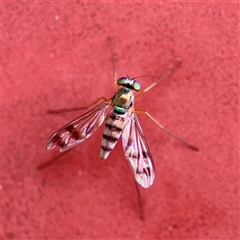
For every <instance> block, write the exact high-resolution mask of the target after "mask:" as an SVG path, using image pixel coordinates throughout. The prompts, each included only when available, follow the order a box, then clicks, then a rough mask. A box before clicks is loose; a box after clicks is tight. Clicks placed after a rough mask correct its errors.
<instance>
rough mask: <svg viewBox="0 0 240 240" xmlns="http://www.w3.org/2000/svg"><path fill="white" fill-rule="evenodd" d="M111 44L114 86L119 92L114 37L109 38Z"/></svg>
mask: <svg viewBox="0 0 240 240" xmlns="http://www.w3.org/2000/svg"><path fill="white" fill-rule="evenodd" d="M108 40H109V43H110V48H111V56H112V64H113V75H114V84H115V87H116V90H118V88H119V87H118V85H117V68H116V62H115V58H114V53H113V40H112V37H109V38H108Z"/></svg>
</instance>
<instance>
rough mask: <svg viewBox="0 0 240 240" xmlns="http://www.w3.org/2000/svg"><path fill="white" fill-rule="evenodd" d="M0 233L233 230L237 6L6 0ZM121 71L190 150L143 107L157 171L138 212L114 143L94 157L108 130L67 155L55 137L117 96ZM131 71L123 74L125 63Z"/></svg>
mask: <svg viewBox="0 0 240 240" xmlns="http://www.w3.org/2000/svg"><path fill="white" fill-rule="evenodd" d="M1 7H2V59H3V62H2V85H1V88H2V183H1V192H2V205H3V212H2V221H3V223H2V226H3V227H2V230H3V233H2V235H3V239H8V238H12V239H44V238H46V239H83V238H85V239H86V238H88V239H92V238H101V239H106V238H112V239H118V238H119V239H124V238H137V239H143V238H154V239H161V238H165V239H200V238H201V239H221V238H224V239H238V237H239V236H238V232H239V206H238V199H239V174H238V173H239V161H238V160H239V156H238V147H239V142H238V140H239V127H238V121H239V112H238V110H239V102H238V81H239V80H238V76H239V68H238V63H239V48H238V46H239V4H238V3H221V2H216V3H162V2H160V3H157V2H152V3H150V2H146V3H114V2H109V3H107V2H102V3H96V2H95V3H94V2H93V3H81V2H78V3H76V2H75V3H74V2H72V3H71V2H54V1H52V2H32V3H31V2H28V3H23V2H22V3H21V2H13V1H12V2H10V1H9V2H3V3H2V5H1ZM109 36H111V37H112V39H113V44H114V53H115V58H116V64H117V71H118V72H117V73H118V76H119V77H121V76H125V75H126V73H127V74H128V75H129V76H131V77H136V76H142V75H149V77H142V78H138V81H139V82H141V85H142V87H143V88H145V87H147V86H149V85H150V84H151V83H153V82H154V81H156V79H157V78H158V77H160V76H161V75H162V74H164V73H165V72H166V71H167V70H168V69H169V66H171V65H173V64H174V63H175V62H176V60H177V59H181V61H182V65H181V67H180V68H178V69H176V70H175V72H174V73H173V74H172V75H171V76H169V77H168V78H166V79H165V80H164V81H162V82H161V83H159V85H157V86H156V87H155V88H154V89H152V90H151V91H150V92H148V93H146V94H145V95H143V96H142V97H141V98H140V99H139V100H138V101H137V102H136V103H135V108H136V109H146V110H148V111H149V113H151V114H152V115H153V116H154V117H155V118H156V119H157V120H158V121H159V122H161V123H162V124H163V125H164V126H166V127H167V128H168V129H170V130H171V131H172V132H174V133H175V134H177V135H179V136H181V137H183V138H184V139H186V140H187V141H189V142H192V143H193V144H195V145H197V146H198V147H199V148H200V151H199V152H194V151H191V150H190V149H188V148H187V147H186V146H184V145H183V144H181V143H180V142H178V141H177V140H176V139H174V138H172V137H171V136H169V135H167V134H166V133H164V132H163V131H161V130H160V129H159V128H158V127H157V125H155V124H154V123H153V122H152V121H151V120H150V119H148V118H147V116H139V119H140V122H141V125H142V128H143V131H144V133H145V137H146V139H147V141H148V144H149V147H150V149H151V153H152V156H153V159H154V162H155V167H156V172H157V177H156V180H155V182H154V184H153V186H151V187H150V188H149V189H141V193H142V195H143V198H144V210H145V218H146V219H145V221H144V222H143V221H141V220H140V218H139V208H138V202H137V198H136V192H135V188H134V183H133V180H132V175H131V171H130V168H129V166H128V163H127V161H126V160H125V157H124V154H123V150H122V146H121V141H120V142H119V143H118V144H117V146H116V148H115V149H114V150H113V151H112V152H111V154H110V156H109V157H108V159H106V160H104V161H102V160H100V158H99V152H100V145H101V138H102V132H103V127H100V128H99V130H98V131H97V132H95V133H94V135H93V136H92V137H91V138H89V139H88V140H86V141H85V142H83V143H81V144H80V145H79V146H77V147H76V148H75V149H74V150H73V151H72V152H70V153H69V154H67V155H65V156H64V157H63V158H62V159H61V160H59V161H58V162H56V163H55V164H52V165H51V166H49V167H48V168H45V169H43V170H42V171H37V170H36V166H38V165H39V164H41V163H44V162H46V161H47V160H49V159H51V158H52V157H54V156H56V155H57V154H58V151H57V150H56V149H55V150H53V151H51V152H49V153H46V152H45V144H46V141H47V139H48V138H49V137H50V135H51V134H52V133H53V132H54V131H56V130H57V129H59V128H60V127H62V126H63V125H65V124H66V123H68V122H70V121H71V120H73V119H74V118H76V117H77V116H79V115H81V114H82V112H73V113H63V114H58V115H49V114H47V113H46V111H47V110H48V109H58V108H67V107H80V106H84V105H86V104H89V103H91V102H93V101H94V100H96V99H97V97H100V96H105V97H107V98H110V97H111V96H112V95H113V94H114V92H115V86H114V82H113V79H114V75H113V67H112V61H111V51H110V46H109V41H108V37H109ZM125 72H126V73H125Z"/></svg>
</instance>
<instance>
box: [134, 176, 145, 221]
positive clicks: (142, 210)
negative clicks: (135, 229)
mask: <svg viewBox="0 0 240 240" xmlns="http://www.w3.org/2000/svg"><path fill="white" fill-rule="evenodd" d="M133 181H134V184H135V188H136V192H137V197H138V204H139V211H140V219H141V220H142V221H144V220H145V214H144V207H143V200H142V195H141V192H140V189H139V186H138V183H137V181H136V180H135V179H133Z"/></svg>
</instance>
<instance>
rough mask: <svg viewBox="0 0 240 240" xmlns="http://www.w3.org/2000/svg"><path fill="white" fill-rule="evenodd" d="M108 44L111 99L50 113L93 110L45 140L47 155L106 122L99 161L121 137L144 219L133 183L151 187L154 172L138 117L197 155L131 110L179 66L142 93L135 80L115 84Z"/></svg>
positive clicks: (64, 149) (78, 140) (71, 144)
mask: <svg viewBox="0 0 240 240" xmlns="http://www.w3.org/2000/svg"><path fill="white" fill-rule="evenodd" d="M109 40H110V46H111V52H112V59H113V68H114V75H115V85H116V89H117V90H116V93H115V95H114V96H113V97H111V98H105V97H100V98H98V99H97V100H96V101H94V102H93V103H91V104H89V105H88V106H86V107H82V108H72V109H59V110H52V111H50V113H60V112H67V111H77V110H83V109H89V108H91V107H92V106H94V107H92V108H91V109H90V110H89V111H87V112H86V113H85V114H83V115H81V116H80V117H78V118H76V119H75V120H73V121H72V122H70V123H68V124H67V125H65V126H63V127H62V128H60V129H59V130H57V131H56V132H55V133H54V134H53V135H52V136H51V137H50V138H49V139H48V141H47V143H46V150H47V151H50V150H51V149H53V148H55V147H59V148H60V152H67V151H69V150H71V149H72V148H73V147H75V146H76V145H78V144H79V143H81V142H83V141H84V140H86V139H87V138H89V137H90V136H91V135H92V134H93V133H94V132H95V131H96V130H97V129H98V127H100V126H101V125H102V124H103V123H104V122H105V128H104V132H103V137H102V142H101V151H100V157H101V158H102V159H106V158H107V157H108V156H109V154H110V152H111V151H112V150H113V149H114V147H115V145H116V143H117V141H118V139H119V138H120V137H122V145H123V151H124V154H125V157H126V159H127V161H128V162H129V164H130V167H131V170H132V173H133V176H134V179H135V186H136V190H137V194H138V200H139V204H140V211H141V216H142V218H143V212H142V211H143V210H142V209H141V195H140V191H139V189H138V186H137V184H136V183H138V184H139V185H140V186H142V187H143V188H148V187H150V186H151V185H152V184H153V182H154V180H155V176H156V172H155V167H154V162H153V158H152V155H151V152H150V150H149V147H148V144H147V141H146V139H145V137H144V133H143V130H142V128H141V125H140V123H139V120H138V117H137V114H145V115H147V116H148V117H149V118H150V119H151V120H152V121H153V122H154V123H155V124H157V126H158V127H160V128H161V129H162V130H164V131H165V132H167V133H168V134H170V135H171V136H173V137H174V138H176V139H177V140H179V141H181V142H182V143H184V144H185V145H187V146H188V147H190V148H191V149H193V150H195V151H198V148H197V147H196V146H194V145H192V144H190V143H188V142H186V141H185V140H183V139H182V138H180V137H178V136H176V135H175V134H173V133H172V132H170V131H169V130H168V129H166V128H165V127H163V126H162V125H161V124H160V123H159V122H158V121H157V120H156V119H155V118H153V117H152V116H151V115H150V114H149V113H148V112H147V111H145V110H135V108H134V101H135V100H137V99H138V98H139V97H140V96H141V95H142V94H144V93H146V92H147V91H149V90H150V89H151V88H153V87H154V86H155V85H157V84H158V83H159V82H160V81H162V80H163V79H164V78H166V77H167V76H168V75H170V74H171V73H172V72H173V71H174V70H175V69H176V68H177V67H179V66H180V65H181V62H180V61H178V62H177V63H176V64H175V66H174V67H173V68H171V69H169V70H168V71H167V72H166V73H165V74H164V75H163V76H162V77H160V78H159V79H158V80H157V81H156V82H154V83H153V84H151V85H150V86H149V87H148V88H146V89H144V90H142V91H141V86H140V83H139V82H138V81H136V79H134V78H130V77H129V76H126V77H121V78H119V79H118V80H116V68H115V62H114V58H113V50H112V42H111V38H110V39H109ZM135 92H136V93H137V94H136V95H134V93H135ZM59 157H61V156H59ZM59 157H56V158H54V159H53V160H51V161H50V162H48V163H46V164H43V165H41V166H39V167H38V169H42V168H44V167H45V166H47V165H49V164H51V163H52V162H54V161H56V160H57V159H58V158H59Z"/></svg>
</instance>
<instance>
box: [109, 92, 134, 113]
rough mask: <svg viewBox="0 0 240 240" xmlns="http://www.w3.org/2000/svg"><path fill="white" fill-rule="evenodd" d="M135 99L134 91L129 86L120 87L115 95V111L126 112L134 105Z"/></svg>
mask: <svg viewBox="0 0 240 240" xmlns="http://www.w3.org/2000/svg"><path fill="white" fill-rule="evenodd" d="M133 101H134V95H133V92H132V91H131V90H130V89H127V88H120V89H119V90H118V91H117V93H116V94H115V96H114V97H113V104H114V111H115V112H117V113H118V114H124V113H126V112H127V110H128V109H129V108H130V107H131V106H132V104H133Z"/></svg>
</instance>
